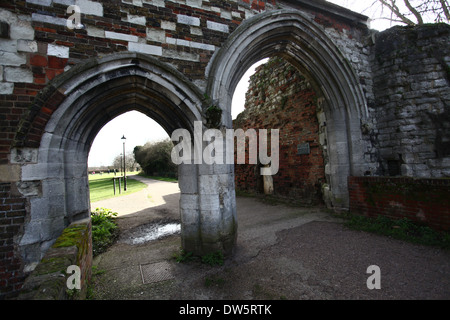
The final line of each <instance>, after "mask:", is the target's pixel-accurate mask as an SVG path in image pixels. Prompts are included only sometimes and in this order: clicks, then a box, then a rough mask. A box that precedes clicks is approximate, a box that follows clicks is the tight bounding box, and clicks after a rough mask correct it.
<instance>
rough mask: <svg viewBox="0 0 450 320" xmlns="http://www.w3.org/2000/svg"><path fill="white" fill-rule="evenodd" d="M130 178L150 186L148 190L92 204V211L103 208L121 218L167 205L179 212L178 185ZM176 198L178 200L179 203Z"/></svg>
mask: <svg viewBox="0 0 450 320" xmlns="http://www.w3.org/2000/svg"><path fill="white" fill-rule="evenodd" d="M128 178H131V179H134V180H138V181H141V182H144V183H146V184H147V185H148V186H147V188H145V189H143V190H141V191H139V192H135V193H132V194H130V195H122V196H117V197H115V198H111V199H107V200H102V201H97V202H94V203H92V204H91V210H95V208H102V207H103V208H108V209H111V210H113V211H114V212H117V213H118V214H119V217H123V216H126V215H129V214H133V213H136V212H140V211H143V210H144V211H145V210H148V211H151V210H150V209H152V208H155V207H158V206H162V205H166V206H167V207H168V208H169V209H170V210H177V211H178V201H179V193H180V188H179V187H178V183H176V182H175V183H174V182H165V181H158V180H153V179H148V178H144V177H141V176H138V175H134V176H129V177H128ZM122 192H123V191H122ZM169 197H171V201H170V202H169V203H167V198H169ZM174 198H175V199H174ZM176 198H178V201H177V199H176Z"/></svg>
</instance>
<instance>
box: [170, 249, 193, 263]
mask: <svg viewBox="0 0 450 320" xmlns="http://www.w3.org/2000/svg"><path fill="white" fill-rule="evenodd" d="M173 258H174V259H175V261H176V262H178V263H184V262H189V261H192V260H194V259H195V257H194V255H193V254H192V252H186V251H184V250H180V252H176V253H174V254H173Z"/></svg>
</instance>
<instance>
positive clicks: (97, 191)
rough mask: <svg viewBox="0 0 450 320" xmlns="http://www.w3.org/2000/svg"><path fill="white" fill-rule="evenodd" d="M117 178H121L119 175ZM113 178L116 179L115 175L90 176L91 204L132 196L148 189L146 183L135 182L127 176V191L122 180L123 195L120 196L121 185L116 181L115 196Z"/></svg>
mask: <svg viewBox="0 0 450 320" xmlns="http://www.w3.org/2000/svg"><path fill="white" fill-rule="evenodd" d="M133 174H134V173H133ZM130 175H131V173H130ZM116 177H119V175H117V176H116ZM112 178H114V173H110V174H102V175H100V174H95V175H89V191H90V198H91V203H93V202H97V201H100V200H106V199H110V198H114V197H120V196H124V195H128V194H132V193H135V192H138V191H141V190H142V189H145V188H146V187H147V185H146V184H145V183H142V182H140V181H137V180H134V179H133V177H132V176H130V177H129V176H128V174H127V191H124V190H123V180H122V182H121V185H122V193H121V194H120V193H119V183H118V181H116V195H114V187H113V181H112Z"/></svg>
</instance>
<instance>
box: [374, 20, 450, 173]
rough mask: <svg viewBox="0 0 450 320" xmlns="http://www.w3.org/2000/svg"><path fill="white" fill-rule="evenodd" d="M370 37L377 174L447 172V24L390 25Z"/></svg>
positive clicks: (449, 146) (449, 109) (449, 139)
mask: <svg viewBox="0 0 450 320" xmlns="http://www.w3.org/2000/svg"><path fill="white" fill-rule="evenodd" d="M375 41H376V43H375V46H374V50H373V63H372V66H373V67H372V68H373V81H374V94H375V101H374V105H373V118H374V119H376V122H377V125H376V129H375V130H374V131H373V133H372V134H373V135H374V136H373V138H374V140H375V141H376V144H375V146H376V149H377V150H378V157H379V161H380V168H381V170H380V171H381V172H380V175H399V176H400V175H401V176H408V177H418V178H448V177H450V46H449V43H450V26H449V25H446V24H441V25H425V26H420V27H414V28H410V27H395V28H392V29H389V30H387V31H384V32H382V33H380V34H378V35H377V36H376V40H375Z"/></svg>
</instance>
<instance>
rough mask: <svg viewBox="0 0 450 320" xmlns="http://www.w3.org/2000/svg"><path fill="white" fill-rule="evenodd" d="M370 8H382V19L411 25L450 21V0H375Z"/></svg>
mask: <svg viewBox="0 0 450 320" xmlns="http://www.w3.org/2000/svg"><path fill="white" fill-rule="evenodd" d="M369 9H370V10H381V14H379V15H380V16H381V18H380V19H387V20H390V21H392V22H399V23H404V24H407V25H410V26H415V25H422V24H425V23H433V22H434V23H438V22H446V23H449V22H450V6H449V3H448V0H375V1H374V2H373V3H372V5H371V6H370V7H369V8H368V9H367V10H369Z"/></svg>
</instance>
